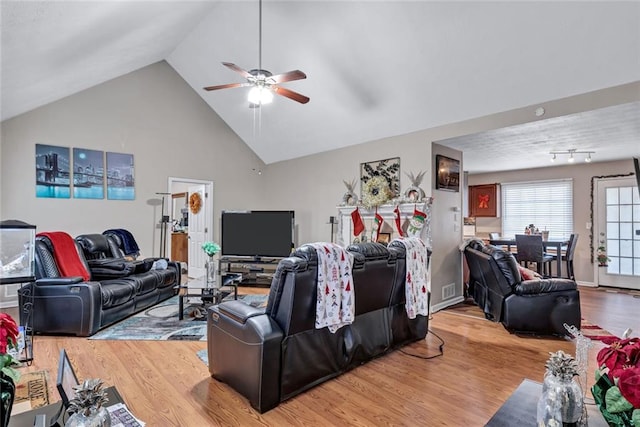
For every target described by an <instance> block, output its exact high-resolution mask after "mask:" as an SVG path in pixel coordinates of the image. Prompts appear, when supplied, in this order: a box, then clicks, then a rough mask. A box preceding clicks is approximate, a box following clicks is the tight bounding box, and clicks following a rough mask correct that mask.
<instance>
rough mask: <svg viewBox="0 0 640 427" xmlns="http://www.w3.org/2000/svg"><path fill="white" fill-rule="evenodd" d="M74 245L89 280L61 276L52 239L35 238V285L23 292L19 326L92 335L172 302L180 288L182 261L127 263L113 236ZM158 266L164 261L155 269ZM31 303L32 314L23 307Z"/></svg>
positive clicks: (82, 240) (90, 236) (89, 238)
mask: <svg viewBox="0 0 640 427" xmlns="http://www.w3.org/2000/svg"><path fill="white" fill-rule="evenodd" d="M120 243H121V242H120ZM74 246H75V250H76V251H77V254H78V256H79V258H80V261H81V262H82V264H83V265H84V267H85V269H86V271H87V272H89V274H90V276H91V277H90V278H89V280H84V279H83V277H79V276H78V277H61V276H62V275H61V273H60V271H61V270H60V268H59V265H58V264H57V262H56V258H55V256H54V255H55V249H54V245H53V244H52V242H51V240H50V239H49V238H48V237H46V236H38V237H36V241H35V273H36V274H35V275H36V281H35V282H34V283H31V284H28V285H26V286H24V287H23V288H22V289H21V290H20V291H19V293H18V295H19V304H20V307H21V310H20V322H21V324H23V325H25V324H30V325H32V327H33V329H34V332H35V333H40V334H56V335H58V334H60V335H62V334H65V335H66V334H68V335H77V336H83V337H86V336H91V335H93V334H95V333H96V332H97V331H98V330H100V329H102V328H104V327H106V326H108V325H110V324H112V323H115V322H117V321H119V320H122V319H124V318H125V317H128V316H130V315H132V314H134V313H137V312H139V311H141V310H143V309H145V308H147V307H150V306H152V305H154V304H156V303H158V302H160V301H163V300H165V299H167V298H170V297H171V296H173V295H175V292H176V290H175V287H176V285H179V284H180V277H181V276H180V266H179V265H178V263H175V262H166V268H164V269H156V268H154V262H155V261H157V260H158V259H157V258H151V259H145V260H140V261H128V260H126V259H125V258H124V253H123V252H122V248H121V247H120V246H119V245H118V240H117V239H114V238H113V236H110V235H102V234H85V235H81V236H78V237H76V239H75V241H74ZM159 264H163V267H164V264H165V263H162V262H161V263H157V264H156V267H157V266H158V265H159ZM28 304H31V307H32V310H30V311H29V310H24V309H23V308H24V307H25V306H27V305H28ZM28 316H31V319H28Z"/></svg>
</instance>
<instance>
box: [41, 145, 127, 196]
mask: <svg viewBox="0 0 640 427" xmlns="http://www.w3.org/2000/svg"><path fill="white" fill-rule="evenodd" d="M70 155H71V150H70V148H69V147H58V146H55V145H44V144H36V197H53V198H62V199H68V198H70V197H71V194H72V188H73V197H74V198H76V199H104V194H105V188H104V185H105V182H106V184H107V199H110V200H134V199H135V185H134V184H135V181H134V176H135V175H134V167H133V154H123V153H109V152H107V153H106V168H105V152H104V151H100V150H88V149H83V148H74V149H73V157H71V156H70ZM71 160H73V162H72V161H71Z"/></svg>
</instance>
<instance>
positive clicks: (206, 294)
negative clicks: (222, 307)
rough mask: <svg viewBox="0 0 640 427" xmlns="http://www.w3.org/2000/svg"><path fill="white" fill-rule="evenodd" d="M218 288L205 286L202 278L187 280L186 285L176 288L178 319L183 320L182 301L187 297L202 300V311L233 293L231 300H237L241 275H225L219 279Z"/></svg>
mask: <svg viewBox="0 0 640 427" xmlns="http://www.w3.org/2000/svg"><path fill="white" fill-rule="evenodd" d="M219 281H220V283H216V284H217V285H218V286H211V285H210V284H207V283H206V281H205V278H204V277H198V278H195V279H188V280H187V282H186V283H184V284H182V285H179V286H177V287H176V288H177V289H178V319H179V320H182V319H184V300H185V298H189V297H194V298H195V297H198V298H200V299H201V300H202V306H201V308H202V310H203V311H205V310H206V308H207V306H208V305H211V304H220V302H221V301H222V300H223V299H224V298H226V297H227V296H229V295H231V294H232V293H233V299H238V285H239V284H240V282H242V274H240V273H225V274H223V275H221V276H220V278H219Z"/></svg>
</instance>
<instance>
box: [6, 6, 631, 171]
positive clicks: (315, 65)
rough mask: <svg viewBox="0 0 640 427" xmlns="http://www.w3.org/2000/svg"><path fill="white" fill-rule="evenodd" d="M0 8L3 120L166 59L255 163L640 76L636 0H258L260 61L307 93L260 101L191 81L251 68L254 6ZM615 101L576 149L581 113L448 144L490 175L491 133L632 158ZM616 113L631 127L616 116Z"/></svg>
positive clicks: (583, 120)
mask: <svg viewBox="0 0 640 427" xmlns="http://www.w3.org/2000/svg"><path fill="white" fill-rule="evenodd" d="M1 7H2V9H1V13H2V33H1V36H2V51H1V54H2V57H1V60H2V61H1V62H2V63H1V66H2V68H1V72H2V75H1V84H2V87H1V89H2V93H1V109H2V111H1V113H2V119H3V120H4V119H7V118H10V117H14V116H16V115H18V114H21V113H24V112H26V111H29V110H31V109H34V108H37V107H39V106H42V105H45V104H47V103H50V102H53V101H55V100H58V99H60V98H62V97H65V96H68V95H71V94H73V93H76V92H78V91H81V90H83V89H86V88H89V87H91V86H94V85H96V84H99V83H102V82H104V81H106V80H109V79H112V78H116V77H118V76H120V75H123V74H126V73H128V72H131V71H134V70H136V69H139V68H141V67H144V66H146V65H149V64H152V63H154V62H157V61H159V60H163V59H165V60H167V61H168V63H169V64H170V65H171V66H172V67H173V68H174V69H175V70H176V71H177V72H178V73H180V75H181V76H182V77H183V78H184V79H185V81H186V82H187V83H188V84H189V85H190V86H191V87H193V89H194V90H195V91H196V93H197V94H198V95H200V96H201V97H202V98H203V99H204V100H205V102H207V103H208V104H209V105H210V106H211V107H212V108H213V109H214V110H215V111H216V113H217V114H219V115H220V116H221V117H222V118H223V119H224V120H225V121H226V123H227V124H228V125H229V126H230V127H231V128H232V129H233V130H234V131H235V132H236V133H237V134H238V135H239V136H240V138H242V139H243V140H244V141H245V142H246V143H247V144H248V145H249V146H250V147H251V148H252V149H253V150H254V151H255V152H256V154H258V156H260V157H261V158H262V159H263V161H264V162H265V163H272V162H276V161H280V160H285V159H291V158H296V157H300V156H304V155H309V154H314V153H318V152H322V151H326V150H331V149H336V148H340V147H345V146H349V145H354V144H359V143H362V142H366V141H370V140H376V139H380V138H385V137H389V136H394V135H400V134H405V133H408V132H413V131H419V130H422V129H429V128H433V127H436V126H440V125H444V124H450V123H455V122H460V121H463V120H467V119H471V118H476V117H483V116H486V115H490V114H494V113H498V112H503V111H509V110H513V109H516V108H521V107H524V106H530V105H535V104H537V103H542V102H545V101H549V100H555V99H560V98H564V97H568V96H572V95H577V94H582V93H586V92H590V91H594V90H598V89H603V88H607V87H612V86H617V85H621V84H625V83H630V82H635V81H640V26H639V25H638V22H640V2H638V1H625V2H610V1H606V2H595V1H589V2H576V1H567V2H551V1H548V2H544V1H539V2H519V1H512V2H506V1H503V2H482V1H470V2H460V1H455V2H445V1H408V2H403V1H365V2H357V1H346V0H343V1H334V2H327V1H312V0H309V1H275V0H264V3H263V34H262V40H263V49H262V66H263V68H265V69H267V70H269V71H271V72H273V73H274V74H279V73H282V72H286V71H290V70H294V69H300V70H302V71H304V72H305V73H306V74H307V76H308V78H307V79H306V80H301V81H295V82H289V83H285V84H283V86H285V87H287V88H290V89H293V90H295V91H298V92H300V93H302V94H304V95H307V96H309V97H310V98H311V101H310V102H309V103H308V104H306V105H301V104H298V103H296V102H294V101H291V100H289V99H286V98H283V97H276V100H275V102H274V103H273V104H271V105H268V106H263V107H262V108H260V109H250V108H248V103H247V101H246V92H247V89H246V88H241V89H226V90H222V91H215V92H205V91H203V90H202V87H203V86H209V85H217V84H224V83H232V82H241V81H243V79H242V77H241V76H240V75H238V74H236V73H234V72H232V71H230V70H229V69H228V68H226V67H224V66H222V64H221V62H222V61H227V62H233V63H235V64H237V65H238V66H240V67H242V68H245V69H251V68H257V66H258V35H259V34H258V2H257V1H254V0H251V1H88V0H86V1H46V2H44V1H41V2H39V1H6V0H2V3H1ZM620 108H621V110H612V111H613V112H605V115H606V116H607V117H608V119H609V120H610V126H608V129H609V132H607V133H606V134H600V136H597V137H593V138H591V139H590V140H589V141H588V144H587V142H585V143H584V144H583V143H580V144H579V145H576V144H571V145H572V146H568V145H566V144H565V143H564V141H565V140H562V139H557V138H555V137H554V136H553V135H560V136H562V137H563V138H566V141H567V144H568V143H569V141H572V140H575V139H572V138H573V137H572V135H574V136H575V135H581V136H584V137H585V138H586V137H588V136H592V132H595V131H597V129H596V128H597V126H591V127H590V129H588V130H584V129H583V130H581V129H580V128H576V127H575V126H578V125H585V124H586V125H589V124H591V123H592V122H593V119H594V117H589V115H588V114H590V113H583V114H582V116H581V117H577V118H558V119H551V122H550V123H549V124H548V125H546V124H543V122H546V121H538V122H535V123H532V124H530V125H525V127H523V128H521V129H519V130H518V129H511V130H509V129H505V130H499V131H494V132H487V133H485V134H483V135H481V138H483V139H480V140H478V139H477V138H476V139H470V138H466V137H464V138H458V139H455V140H451V141H449V143H450V144H451V146H454V147H457V148H461V149H464V151H465V169H467V170H469V171H471V172H479V171H483V170H485V169H486V168H487V167H486V165H487V163H491V164H493V165H494V167H493V168H492V170H499V169H497V168H500V163H501V162H500V161H498V159H500V160H502V161H504V162H505V163H506V164H507V165H509V167H508V168H510V169H513V167H511V166H512V165H514V163H513V160H511V159H508V158H505V156H504V153H506V152H509V151H511V150H502V151H500V150H498V151H496V153H494V154H495V156H494V157H490V158H491V159H492V160H491V161H490V162H487V161H486V160H485V161H484V162H483V161H482V159H481V157H480V155H481V154H482V153H486V151H487V149H488V148H490V147H491V146H492V145H493V146H495V145H498V144H493V143H492V141H494V142H495V139H496V138H501V139H500V145H501V144H502V143H503V142H504V143H507V142H508V143H512V141H510V140H511V139H513V138H509V137H512V136H517V137H518V138H517V139H518V141H520V142H519V143H518V147H519V148H518V149H517V150H514V151H517V154H518V157H519V162H520V163H518V165H520V167H535V166H540V165H539V164H534V163H535V162H533V159H534V156H531V155H523V153H531V152H532V150H533V149H534V147H535V150H536V151H539V152H541V153H543V154H544V152H548V151H549V149H548V147H551V146H553V148H552V149H568V148H580V149H586V148H587V146H590V145H594V146H598V147H602V141H603V140H606V143H607V153H608V154H606V156H608V157H612V159H613V157H614V156H618V158H628V157H629V155H630V154H631V153H630V154H627V152H628V151H629V150H632V151H633V150H635V154H636V155H638V154H640V153H638V148H637V147H636V146H637V145H638V144H637V141H638V140H640V132H639V130H638V117H639V114H638V105H637V103H636V104H634V105H632V106H631V107H620ZM620 112H623V113H624V115H625V117H626V118H627V119H628V120H630V121H631V122H632V123H631V124H629V123H627V122H625V124H621V123H622V122H621V121H620V122H617V120H618V119H617V118H618V117H619V113H620ZM569 126H574V128H569ZM618 127H622V128H623V129H622V130H621V131H620V132H617V133H616V132H614V133H615V134H616V136H612V131H615V130H617V128H618ZM551 130H553V132H555V133H554V134H552V133H551V132H552V131H551ZM618 137H619V139H620V140H621V141H618V140H617V139H618ZM541 141H544V142H543V143H542V142H541ZM560 141H563V143H560ZM449 143H447V145H449ZM573 145H576V146H575V147H574V146H573ZM474 150H475V151H474ZM594 150H595V151H598V153H597V155H596V158H597V159H598V160H603V159H604V156H605V154H604V153H603V154H602V155H601V152H602V151H603V150H602V149H599V148H594ZM623 154H624V155H623ZM482 155H485V154H482ZM498 156H499V157H498ZM543 157H544V156H543ZM485 159H486V157H485ZM525 160H526V161H525ZM547 160H548V158H547V159H546V160H545V162H546V161H547Z"/></svg>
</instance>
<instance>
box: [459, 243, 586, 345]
mask: <svg viewBox="0 0 640 427" xmlns="http://www.w3.org/2000/svg"><path fill="white" fill-rule="evenodd" d="M464 255H465V258H466V260H467V264H468V266H469V293H470V295H471V296H472V297H473V300H474V301H475V302H476V304H478V306H479V307H480V308H482V309H483V311H484V313H485V317H486V318H487V319H489V320H492V321H494V322H502V324H503V325H504V327H505V328H506V329H507V330H509V331H510V332H513V333H523V334H536V335H558V336H564V335H568V332H567V330H566V329H565V327H564V324H565V323H566V324H568V325H573V326H575V327H576V328H580V319H581V318H580V293H579V291H578V288H577V284H576V282H575V281H573V280H571V279H561V278H543V279H533V280H523V279H522V277H521V275H520V271H519V268H518V263H517V261H516V259H515V258H514V256H513V255H512V254H511V253H510V252H506V251H503V250H502V249H500V248H498V247H495V246H490V245H484V244H483V243H481V242H479V241H472V242H471V243H470V244H468V245H467V246H466V247H465V249H464Z"/></svg>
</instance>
